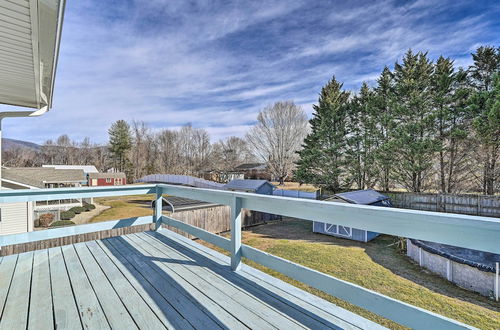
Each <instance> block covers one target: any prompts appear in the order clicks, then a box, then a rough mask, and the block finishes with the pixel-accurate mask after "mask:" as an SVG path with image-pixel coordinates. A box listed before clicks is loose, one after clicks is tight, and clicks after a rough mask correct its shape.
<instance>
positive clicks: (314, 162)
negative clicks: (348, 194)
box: [295, 77, 349, 192]
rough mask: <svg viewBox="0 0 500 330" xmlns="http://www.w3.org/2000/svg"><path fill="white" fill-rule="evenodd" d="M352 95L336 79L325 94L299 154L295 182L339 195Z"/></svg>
mask: <svg viewBox="0 0 500 330" xmlns="http://www.w3.org/2000/svg"><path fill="white" fill-rule="evenodd" d="M348 103H349V92H346V91H343V90H342V84H341V83H340V82H338V81H337V80H336V79H335V77H333V78H332V79H331V80H330V81H329V82H328V83H327V84H326V85H325V86H324V87H323V88H322V90H321V94H320V97H319V100H318V104H317V105H314V106H313V109H314V113H313V118H312V119H311V120H310V121H309V123H310V125H311V132H310V133H309V134H308V135H307V137H306V138H305V140H304V144H303V149H302V150H301V151H299V156H300V160H299V161H298V162H297V169H296V171H295V178H296V180H298V181H299V182H301V183H313V184H316V185H318V186H321V187H323V188H327V189H329V190H332V191H334V192H335V191H338V190H339V189H340V187H341V183H342V179H343V174H344V173H343V169H344V168H343V166H344V163H345V156H344V155H345V151H346V137H347V127H346V124H347V122H346V121H347V119H346V115H347V106H348Z"/></svg>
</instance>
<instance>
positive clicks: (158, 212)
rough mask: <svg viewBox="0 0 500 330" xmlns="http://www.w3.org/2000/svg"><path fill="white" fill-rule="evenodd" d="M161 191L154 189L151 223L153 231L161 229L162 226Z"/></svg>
mask: <svg viewBox="0 0 500 330" xmlns="http://www.w3.org/2000/svg"><path fill="white" fill-rule="evenodd" d="M161 193H162V189H161V188H160V187H158V186H157V187H156V199H155V210H154V215H153V222H154V223H155V230H160V229H161V224H162V211H163V205H162V204H163V196H162V194H161Z"/></svg>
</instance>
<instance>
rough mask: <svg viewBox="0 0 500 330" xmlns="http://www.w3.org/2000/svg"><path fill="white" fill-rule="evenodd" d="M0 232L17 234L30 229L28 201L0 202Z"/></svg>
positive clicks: (2, 233)
mask: <svg viewBox="0 0 500 330" xmlns="http://www.w3.org/2000/svg"><path fill="white" fill-rule="evenodd" d="M0 210H1V214H0V217H1V221H0V234H1V235H8V234H19V233H26V232H28V231H30V229H31V228H29V226H28V214H29V208H28V203H2V204H0Z"/></svg>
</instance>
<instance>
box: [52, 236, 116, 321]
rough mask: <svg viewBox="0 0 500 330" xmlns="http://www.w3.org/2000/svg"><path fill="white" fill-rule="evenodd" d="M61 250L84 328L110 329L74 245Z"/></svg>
mask: <svg viewBox="0 0 500 330" xmlns="http://www.w3.org/2000/svg"><path fill="white" fill-rule="evenodd" d="M61 250H62V253H63V256H64V260H65V262H66V268H67V270H68V275H69V278H70V281H71V286H72V287H73V293H74V297H75V300H76V306H77V308H78V312H79V313H80V318H81V320H82V325H83V327H84V328H86V329H109V328H110V326H109V324H108V321H107V320H106V317H105V316H104V312H103V310H102V308H101V305H100V304H99V300H98V299H97V296H96V294H95V293H94V289H93V288H92V285H91V284H90V282H89V279H88V278H87V274H85V270H84V269H83V267H82V264H81V263H80V260H79V259H78V256H77V254H76V251H75V248H74V247H73V245H66V246H63V247H61Z"/></svg>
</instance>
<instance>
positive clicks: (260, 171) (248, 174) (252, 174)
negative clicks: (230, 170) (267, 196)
mask: <svg viewBox="0 0 500 330" xmlns="http://www.w3.org/2000/svg"><path fill="white" fill-rule="evenodd" d="M234 171H235V172H241V173H244V175H245V177H244V178H245V179H258V180H271V174H269V171H268V170H267V165H266V164H264V163H246V164H241V165H239V166H237V167H236V168H235V169H234Z"/></svg>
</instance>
